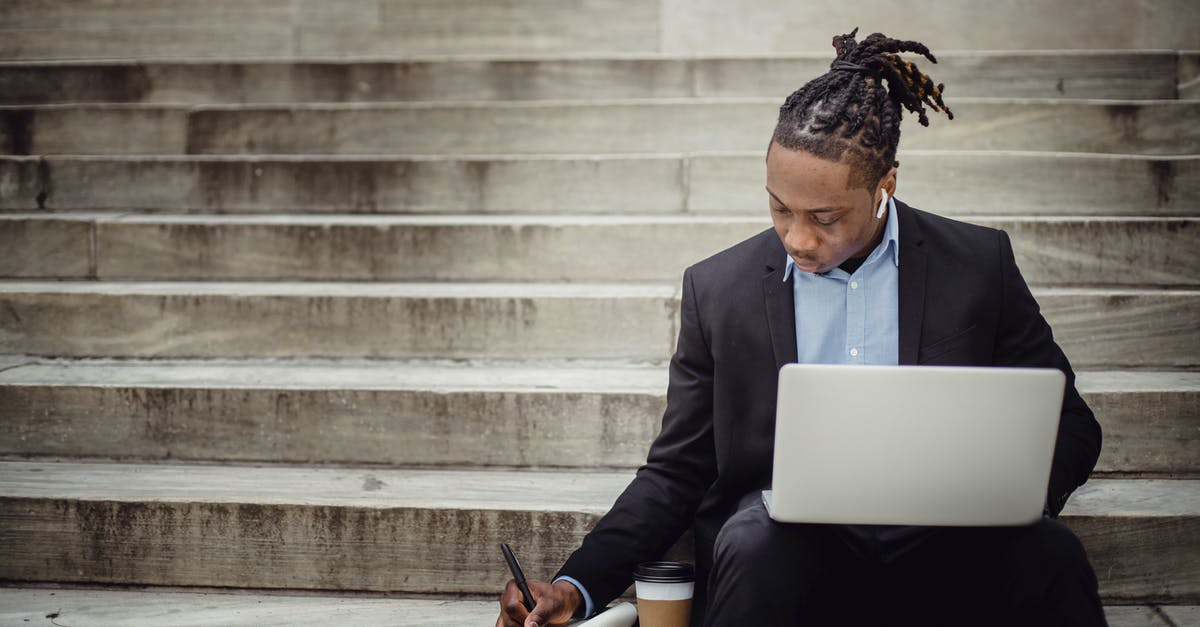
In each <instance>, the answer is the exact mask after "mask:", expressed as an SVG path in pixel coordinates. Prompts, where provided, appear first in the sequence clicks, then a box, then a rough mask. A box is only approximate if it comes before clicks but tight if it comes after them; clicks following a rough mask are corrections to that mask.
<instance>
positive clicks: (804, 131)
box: [772, 28, 954, 189]
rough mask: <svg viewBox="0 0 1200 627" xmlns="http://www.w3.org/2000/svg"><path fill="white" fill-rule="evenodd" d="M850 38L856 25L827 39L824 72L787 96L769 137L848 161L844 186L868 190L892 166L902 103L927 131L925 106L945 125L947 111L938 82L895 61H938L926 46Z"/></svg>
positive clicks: (886, 39)
mask: <svg viewBox="0 0 1200 627" xmlns="http://www.w3.org/2000/svg"><path fill="white" fill-rule="evenodd" d="M856 33H858V29H857V28H855V29H854V30H853V31H851V32H850V33H849V34H846V35H838V36H837V37H834V38H833V47H834V49H835V50H836V51H837V58H836V59H835V60H834V62H833V64H832V65H831V66H830V70H829V71H828V72H826V73H825V74H823V75H821V76H818V77H817V78H814V79H813V80H811V81H809V82H808V83H807V84H805V85H804V86H803V87H801V88H800V89H797V90H796V91H794V92H792V95H790V96H788V98H787V100H786V101H785V102H784V103H783V106H781V107H780V108H779V122H778V124H776V126H775V133H774V135H773V136H772V140H773V141H774V142H776V143H778V144H779V145H780V146H783V147H784V148H787V149H789V150H802V151H804V152H808V153H810V154H813V155H815V156H817V157H820V158H822V159H828V160H830V161H839V162H845V163H849V164H850V165H851V175H850V185H851V187H865V188H868V189H870V188H871V187H873V186H874V185H876V184H878V183H879V180H880V179H882V178H883V176H884V175H885V174H887V172H888V170H889V169H891V168H892V167H893V165H899V163H898V162H896V148H897V146H898V145H899V143H900V116H901V111H900V106H901V105H903V106H904V108H906V109H908V110H909V111H910V112H913V113H916V114H917V115H918V116H919V120H920V122H921V125H922V126H929V117H928V116H927V115H926V114H925V107H926V105H928V107H929V108H931V109H933V110H934V111H942V112H945V114H946V116H947V117H949V118H950V119H951V120H953V119H954V114H953V113H951V111H950V108H949V107H947V106H946V104H945V103H944V102H942V89H943V85H942V84H941V83H939V84H937V85H934V84H933V81H932V80H930V79H929V77H928V76H926V75H925V73H923V72H921V71H920V70H918V69H917V66H916V65H915V64H913V63H912V62H909V61H906V60H904V59H901V58H900V56H899V53H901V52H915V53H918V54H920V55H921V56H923V57H925V58H926V59H929V60H930V61H931V62H933V63H937V59H936V58H934V56H933V53H931V52H930V51H929V48H926V47H925V45H924V44H922V43H920V42H917V41H900V40H897V39H891V38H890V37H886V36H884V35H883V34H882V33H874V34H871V35H868V36H867V38H866V39H864V40H862V41H861V42H856V41H855V40H854V35H855V34H856ZM884 79H886V80H887V88H886V89H885V88H884V86H883V80H884Z"/></svg>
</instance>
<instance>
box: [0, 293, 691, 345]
mask: <svg viewBox="0 0 1200 627" xmlns="http://www.w3.org/2000/svg"><path fill="white" fill-rule="evenodd" d="M675 292H676V288H674V287H672V286H669V285H659V284H655V285H605V284H587V285H561V284H516V283H467V284H457V283H456V284H450V283H445V284H437V283H432V284H430V283H421V284H408V283H406V284H395V283H365V284H353V283H282V282H280V283H270V284H261V283H257V284H256V283H209V282H203V283H120V282H100V283H87V282H83V283H74V282H54V283H34V282H25V283H22V282H7V283H0V352H5V353H29V354H38V355H63V356H70V355H76V356H81V355H92V356H127V357H138V356H142V357H149V356H156V357H171V356H192V357H242V356H266V357H272V356H288V357H299V356H314V357H319V356H327V357H432V358H489V357H517V356H519V357H524V358H533V359H536V358H553V357H580V358H589V357H593V358H622V359H631V360H658V359H662V358H663V357H664V356H665V355H667V353H668V352H669V351H670V349H671V347H672V346H673V344H674V339H675V332H674V325H675V321H676V320H677V318H678V315H677V314H676V312H675V309H676V307H677V302H676V300H675Z"/></svg>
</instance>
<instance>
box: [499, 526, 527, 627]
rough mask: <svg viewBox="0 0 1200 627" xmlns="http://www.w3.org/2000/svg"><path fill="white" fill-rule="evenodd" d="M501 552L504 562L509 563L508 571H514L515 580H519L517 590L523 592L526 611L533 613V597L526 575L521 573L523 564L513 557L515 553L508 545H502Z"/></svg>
mask: <svg viewBox="0 0 1200 627" xmlns="http://www.w3.org/2000/svg"><path fill="white" fill-rule="evenodd" d="M500 552H502V553H504V561H506V562H508V570H510V571H512V576H513V579H516V580H517V589H519V590H520V591H521V596H523V597H525V609H526V610H528V611H530V612H532V611H533V606H534V605H535V603H534V602H533V595H532V594H530V593H529V584H527V583H525V573H524V572H522V571H521V564H520V563H519V562H517V556H516V555H513V551H512V549H511V548H509V546H508V544H506V543H502V544H501V545H500Z"/></svg>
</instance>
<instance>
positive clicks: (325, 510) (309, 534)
mask: <svg viewBox="0 0 1200 627" xmlns="http://www.w3.org/2000/svg"><path fill="white" fill-rule="evenodd" d="M630 477H631V475H630V473H629V472H628V471H621V472H616V473H605V472H585V473H579V472H552V473H549V472H539V471H529V470H526V471H519V472H515V471H467V470H436V471H433V470H386V469H354V468H348V469H342V468H312V467H309V468H304V467H300V468H295V467H272V466H268V467H238V466H199V465H149V466H147V465H128V464H79V463H66V462H59V463H53V462H51V463H44V462H4V463H2V464H0V495H2V497H0V501H2V502H4V504H5V507H4V508H3V509H0V548H2V549H3V550H4V553H5V555H6V556H7V559H6V560H5V561H4V563H0V579H7V580H20V581H60V582H93V583H108V584H155V585H195V586H226V587H240V588H291V589H297V588H299V589H310V590H313V589H332V590H370V591H385V592H425V593H432V594H461V593H481V594H487V593H492V594H494V593H495V591H496V590H498V589H499V586H500V585H501V584H502V583H503V582H504V581H505V580H506V579H507V578H508V576H507V574H506V572H507V569H506V568H505V566H504V563H503V560H500V559H498V558H497V556H496V555H495V553H496V552H497V551H496V545H497V544H499V543H500V542H507V541H511V542H514V543H516V548H517V550H518V551H519V552H520V555H521V560H522V563H523V565H524V567H525V571H526V573H527V574H529V575H530V576H532V577H547V576H549V575H550V574H551V573H552V572H553V571H554V569H555V568H556V567H557V566H558V565H559V564H561V562H562V560H563V559H564V558H565V557H566V555H567V554H568V553H569V552H570V551H571V550H572V549H573V548H574V547H575V546H577V544H578V542H579V540H580V539H581V538H582V536H583V534H584V532H585V531H586V530H587V529H588V528H589V527H591V525H592V524H594V522H595V521H596V520H597V518H598V517H599V515H601V514H602V513H603V512H604V511H605V510H606V509H607V508H608V507H609V506H610V504H611V503H612V501H613V500H614V499H615V498H616V496H617V494H618V493H619V492H620V491H621V490H622V489H623V488H624V487H625V485H626V483H627V482H628V481H629V479H630ZM1063 519H1064V521H1065V522H1067V524H1069V525H1070V526H1071V527H1072V528H1073V529H1074V530H1075V531H1076V533H1077V534H1078V535H1079V536H1080V539H1081V540H1083V542H1084V545H1085V547H1086V548H1087V550H1088V555H1089V557H1090V559H1091V560H1092V562H1093V564H1094V566H1095V568H1096V572H1097V575H1098V576H1099V578H1100V585H1101V594H1102V595H1103V596H1104V598H1105V599H1107V600H1108V601H1110V602H1119V603H1139V602H1158V603H1180V604H1183V603H1194V602H1196V600H1197V599H1200V571H1198V570H1197V569H1196V568H1195V567H1194V561H1195V560H1194V556H1195V554H1196V551H1200V482H1198V481H1193V480H1133V479H1125V480H1104V479H1093V480H1092V481H1091V482H1089V483H1088V484H1087V485H1086V486H1084V487H1083V488H1081V489H1080V490H1079V491H1078V492H1077V493H1076V495H1075V496H1074V498H1073V499H1072V500H1071V502H1069V503H1068V506H1067V510H1066V511H1065V512H1064V515H1063ZM518 539H520V540H519V542H518ZM1131 546H1136V547H1138V550H1136V551H1131V550H1130V547H1131ZM48 556H50V557H48Z"/></svg>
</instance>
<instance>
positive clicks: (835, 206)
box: [767, 142, 895, 272]
mask: <svg viewBox="0 0 1200 627" xmlns="http://www.w3.org/2000/svg"><path fill="white" fill-rule="evenodd" d="M849 180H850V165H848V164H845V163H835V162H833V161H827V160H825V159H821V158H819V157H815V156H813V155H811V154H809V153H807V152H798V151H794V150H788V149H787V148H783V147H782V146H780V145H779V144H776V143H774V142H772V144H771V148H770V151H769V152H768V153H767V193H768V198H769V200H770V206H771V221H772V222H774V223H775V232H776V233H777V234H778V235H779V239H780V241H782V242H783V247H784V248H785V249H787V253H788V255H789V256H791V258H792V259H793V260H795V262H796V267H797V268H798V269H799V270H802V271H804V272H828V271H830V270H832V269H834V268H836V267H838V266H839V265H841V264H842V262H844V261H846V260H847V259H850V258H851V257H863V256H866V255H867V254H870V252H871V250H872V249H873V248H874V247H875V246H876V244H878V243H879V240H880V239H881V238H882V236H883V227H884V225H885V224H886V218H887V216H886V215H885V216H884V219H876V218H875V213H876V211H877V210H878V203H879V201H880V200H881V199H882V197H881V196H880V195H879V193H878V187H876V188H873V189H870V190H868V189H864V188H862V187H858V188H854V189H848V185H847V184H848V182H849ZM881 186H882V187H885V188H889V187H890V189H894V188H895V173H894V170H893V171H892V172H889V173H888V175H887V176H885V177H884V181H883V184H882V185H881ZM890 189H889V191H890Z"/></svg>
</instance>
